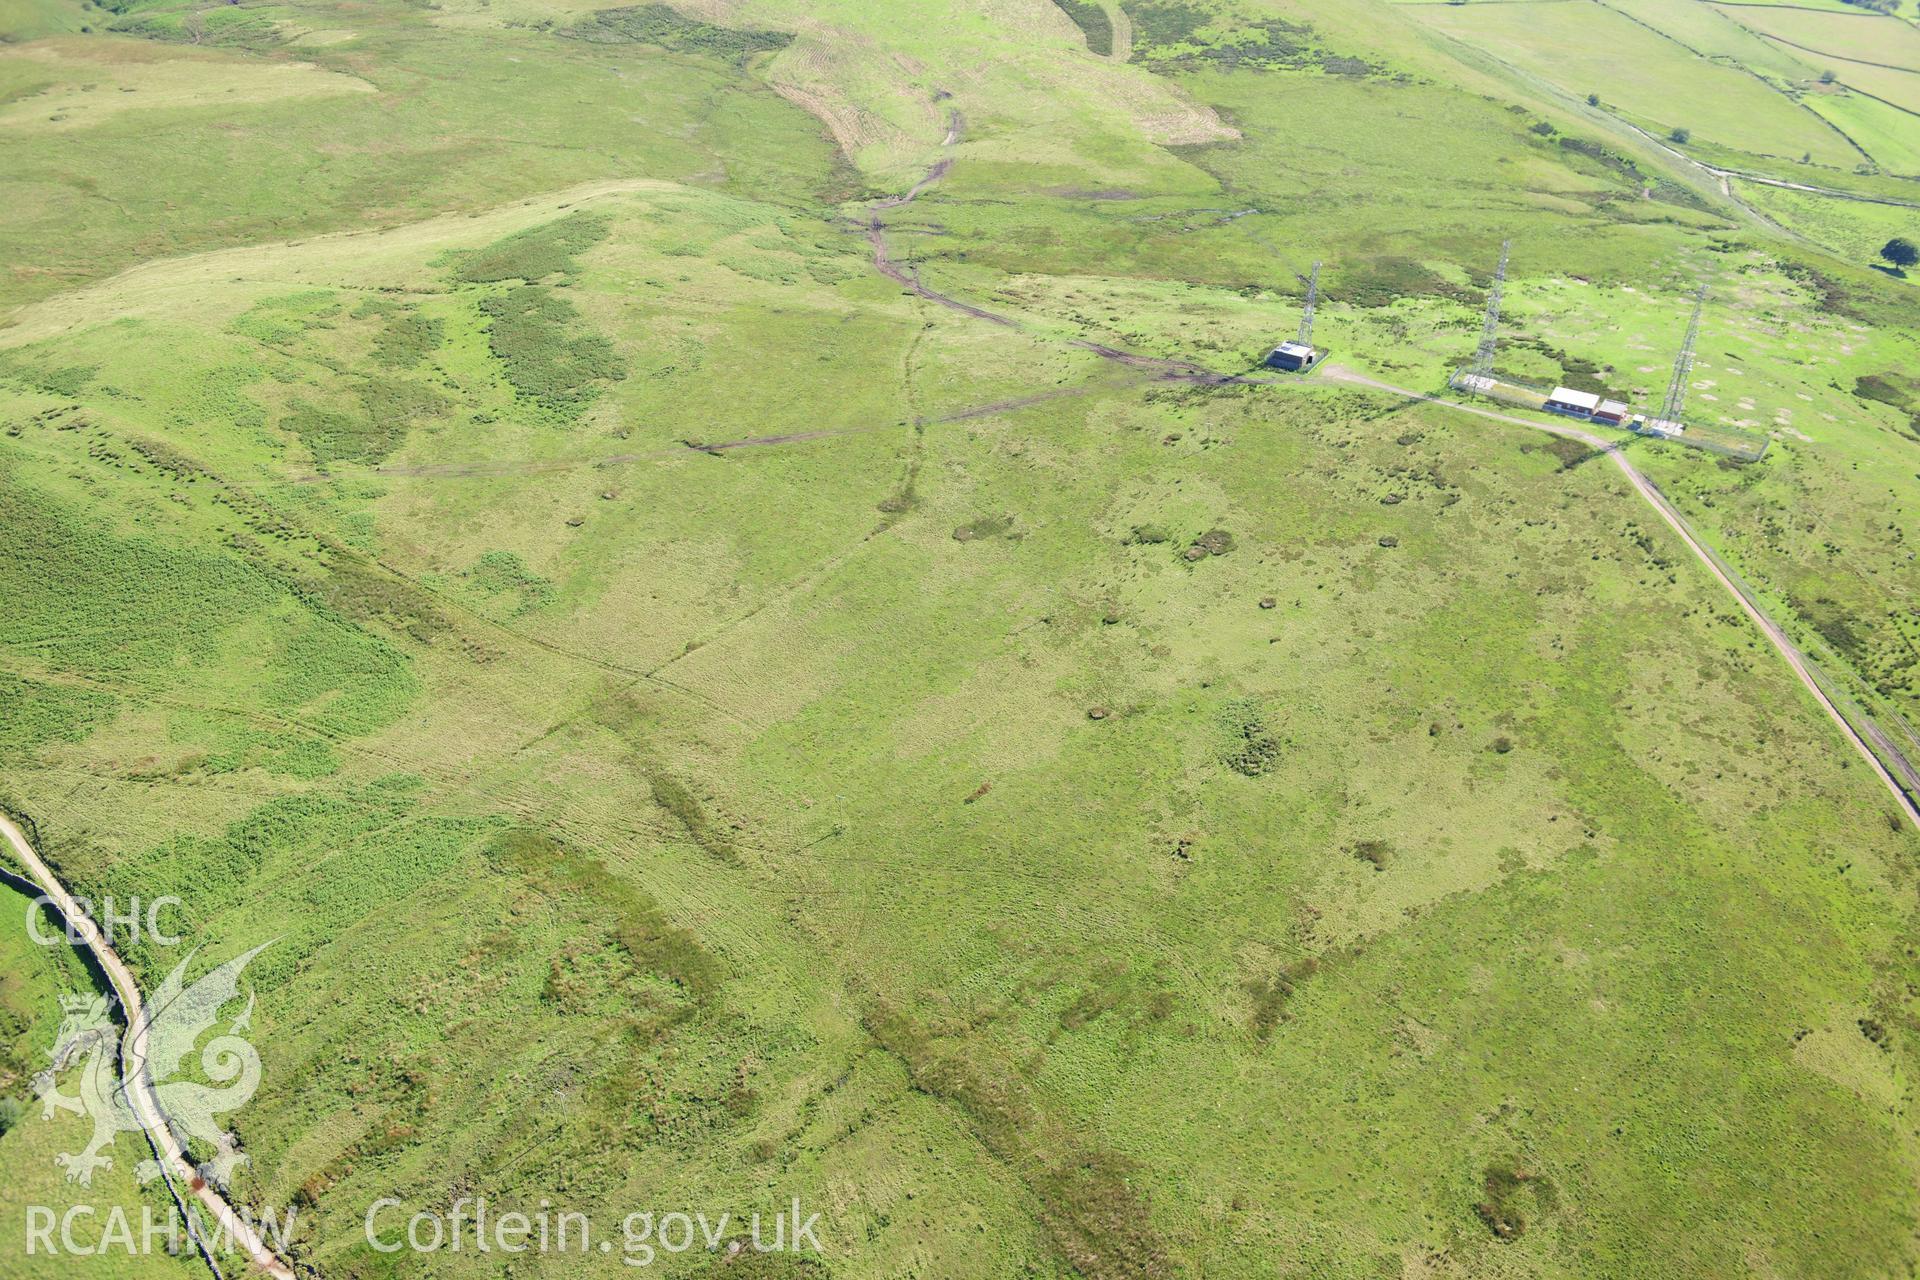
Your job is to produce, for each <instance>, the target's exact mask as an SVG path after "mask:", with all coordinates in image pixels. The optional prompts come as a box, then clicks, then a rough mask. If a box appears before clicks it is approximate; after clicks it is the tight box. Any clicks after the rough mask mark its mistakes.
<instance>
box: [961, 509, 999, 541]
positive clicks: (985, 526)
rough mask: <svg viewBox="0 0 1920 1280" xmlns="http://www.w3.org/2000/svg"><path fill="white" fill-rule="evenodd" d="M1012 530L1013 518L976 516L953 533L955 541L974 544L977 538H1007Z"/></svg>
mask: <svg viewBox="0 0 1920 1280" xmlns="http://www.w3.org/2000/svg"><path fill="white" fill-rule="evenodd" d="M1012 528H1013V517H1012V516H1005V515H1002V516H975V517H974V518H973V519H971V520H969V521H967V522H966V523H965V524H963V525H961V526H960V527H959V528H958V529H955V530H954V531H953V540H954V541H955V542H972V541H973V540H974V539H976V538H1000V537H1005V536H1006V534H1007V533H1008V532H1010V531H1011V530H1012Z"/></svg>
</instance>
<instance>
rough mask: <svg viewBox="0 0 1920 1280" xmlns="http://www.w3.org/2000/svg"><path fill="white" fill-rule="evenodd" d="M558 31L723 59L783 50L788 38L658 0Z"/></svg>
mask: <svg viewBox="0 0 1920 1280" xmlns="http://www.w3.org/2000/svg"><path fill="white" fill-rule="evenodd" d="M559 34H560V35H561V36H563V37H565V38H567V39H570V40H585V41H588V42H589V43H592V44H650V45H654V46H656V47H658V48H661V49H667V50H670V51H672V52H674V53H698V54H704V55H706V56H707V57H709V58H719V59H722V60H724V61H727V62H744V61H745V60H746V59H748V58H750V57H752V56H753V55H754V54H756V53H762V52H770V51H772V50H775V49H784V48H786V47H787V46H788V45H790V44H792V43H793V37H792V36H791V35H788V34H787V33H786V32H784V31H756V30H751V29H745V30H743V29H738V28H734V27H718V26H714V25H713V24H712V23H710V22H701V21H700V20H699V19H697V18H689V17H687V16H685V15H684V14H681V13H679V12H677V11H675V10H673V9H671V8H669V7H667V6H666V5H664V4H640V5H632V6H630V7H628V8H624V9H602V10H601V11H600V12H598V13H596V14H594V15H593V16H592V17H590V18H588V19H587V20H585V21H584V22H580V23H577V24H575V25H574V26H571V27H565V28H562V29H561V31H560V32H559Z"/></svg>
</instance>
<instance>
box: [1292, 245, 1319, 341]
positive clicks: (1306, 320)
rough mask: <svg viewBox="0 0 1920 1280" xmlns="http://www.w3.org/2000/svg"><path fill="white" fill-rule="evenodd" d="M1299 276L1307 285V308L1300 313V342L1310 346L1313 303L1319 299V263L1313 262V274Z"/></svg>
mask: <svg viewBox="0 0 1920 1280" xmlns="http://www.w3.org/2000/svg"><path fill="white" fill-rule="evenodd" d="M1295 274H1296V275H1298V274H1299V273H1298V272H1296V273H1295ZM1300 278H1301V279H1302V280H1304V281H1306V285H1307V309H1306V310H1305V311H1303V312H1301V313H1300V343H1301V345H1302V346H1311V345H1312V343H1311V341H1310V340H1311V339H1312V337H1313V304H1314V303H1316V302H1318V301H1320V264H1319V263H1317V262H1316V263H1314V264H1313V275H1312V276H1311V277H1308V276H1301V277H1300Z"/></svg>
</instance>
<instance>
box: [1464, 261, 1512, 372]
mask: <svg viewBox="0 0 1920 1280" xmlns="http://www.w3.org/2000/svg"><path fill="white" fill-rule="evenodd" d="M1512 248H1513V241H1511V240H1502V241H1501V242H1500V266H1499V269H1498V270H1496V271H1495V272H1494V273H1493V288H1491V289H1489V290H1488V291H1487V318H1486V320H1485V321H1483V322H1482V323H1481V325H1480V346H1479V349H1478V350H1476V351H1475V352H1474V353H1473V368H1472V370H1471V372H1472V373H1474V374H1477V375H1478V376H1480V377H1482V378H1491V377H1492V376H1493V340H1494V335H1495V334H1496V333H1498V332H1499V331H1500V294H1501V291H1502V290H1504V289H1505V288H1506V285H1507V253H1508V251H1509V250H1511V249H1512Z"/></svg>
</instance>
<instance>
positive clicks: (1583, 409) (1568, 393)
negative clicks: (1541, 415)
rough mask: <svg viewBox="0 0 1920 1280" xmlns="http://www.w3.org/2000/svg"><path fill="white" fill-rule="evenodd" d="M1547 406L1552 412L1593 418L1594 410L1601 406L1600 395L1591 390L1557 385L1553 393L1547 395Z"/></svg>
mask: <svg viewBox="0 0 1920 1280" xmlns="http://www.w3.org/2000/svg"><path fill="white" fill-rule="evenodd" d="M1546 407H1547V410H1548V412H1550V413H1564V414H1566V415H1567V416H1569V417H1573V418H1591V417H1592V416H1593V414H1594V410H1596V409H1598V408H1599V407H1600V397H1599V396H1596V395H1594V394H1593V393H1592V392H1590V391H1575V390H1574V389H1573V388H1572V387H1555V388H1554V389H1553V394H1552V395H1550V396H1548V397H1547V405H1546Z"/></svg>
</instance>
